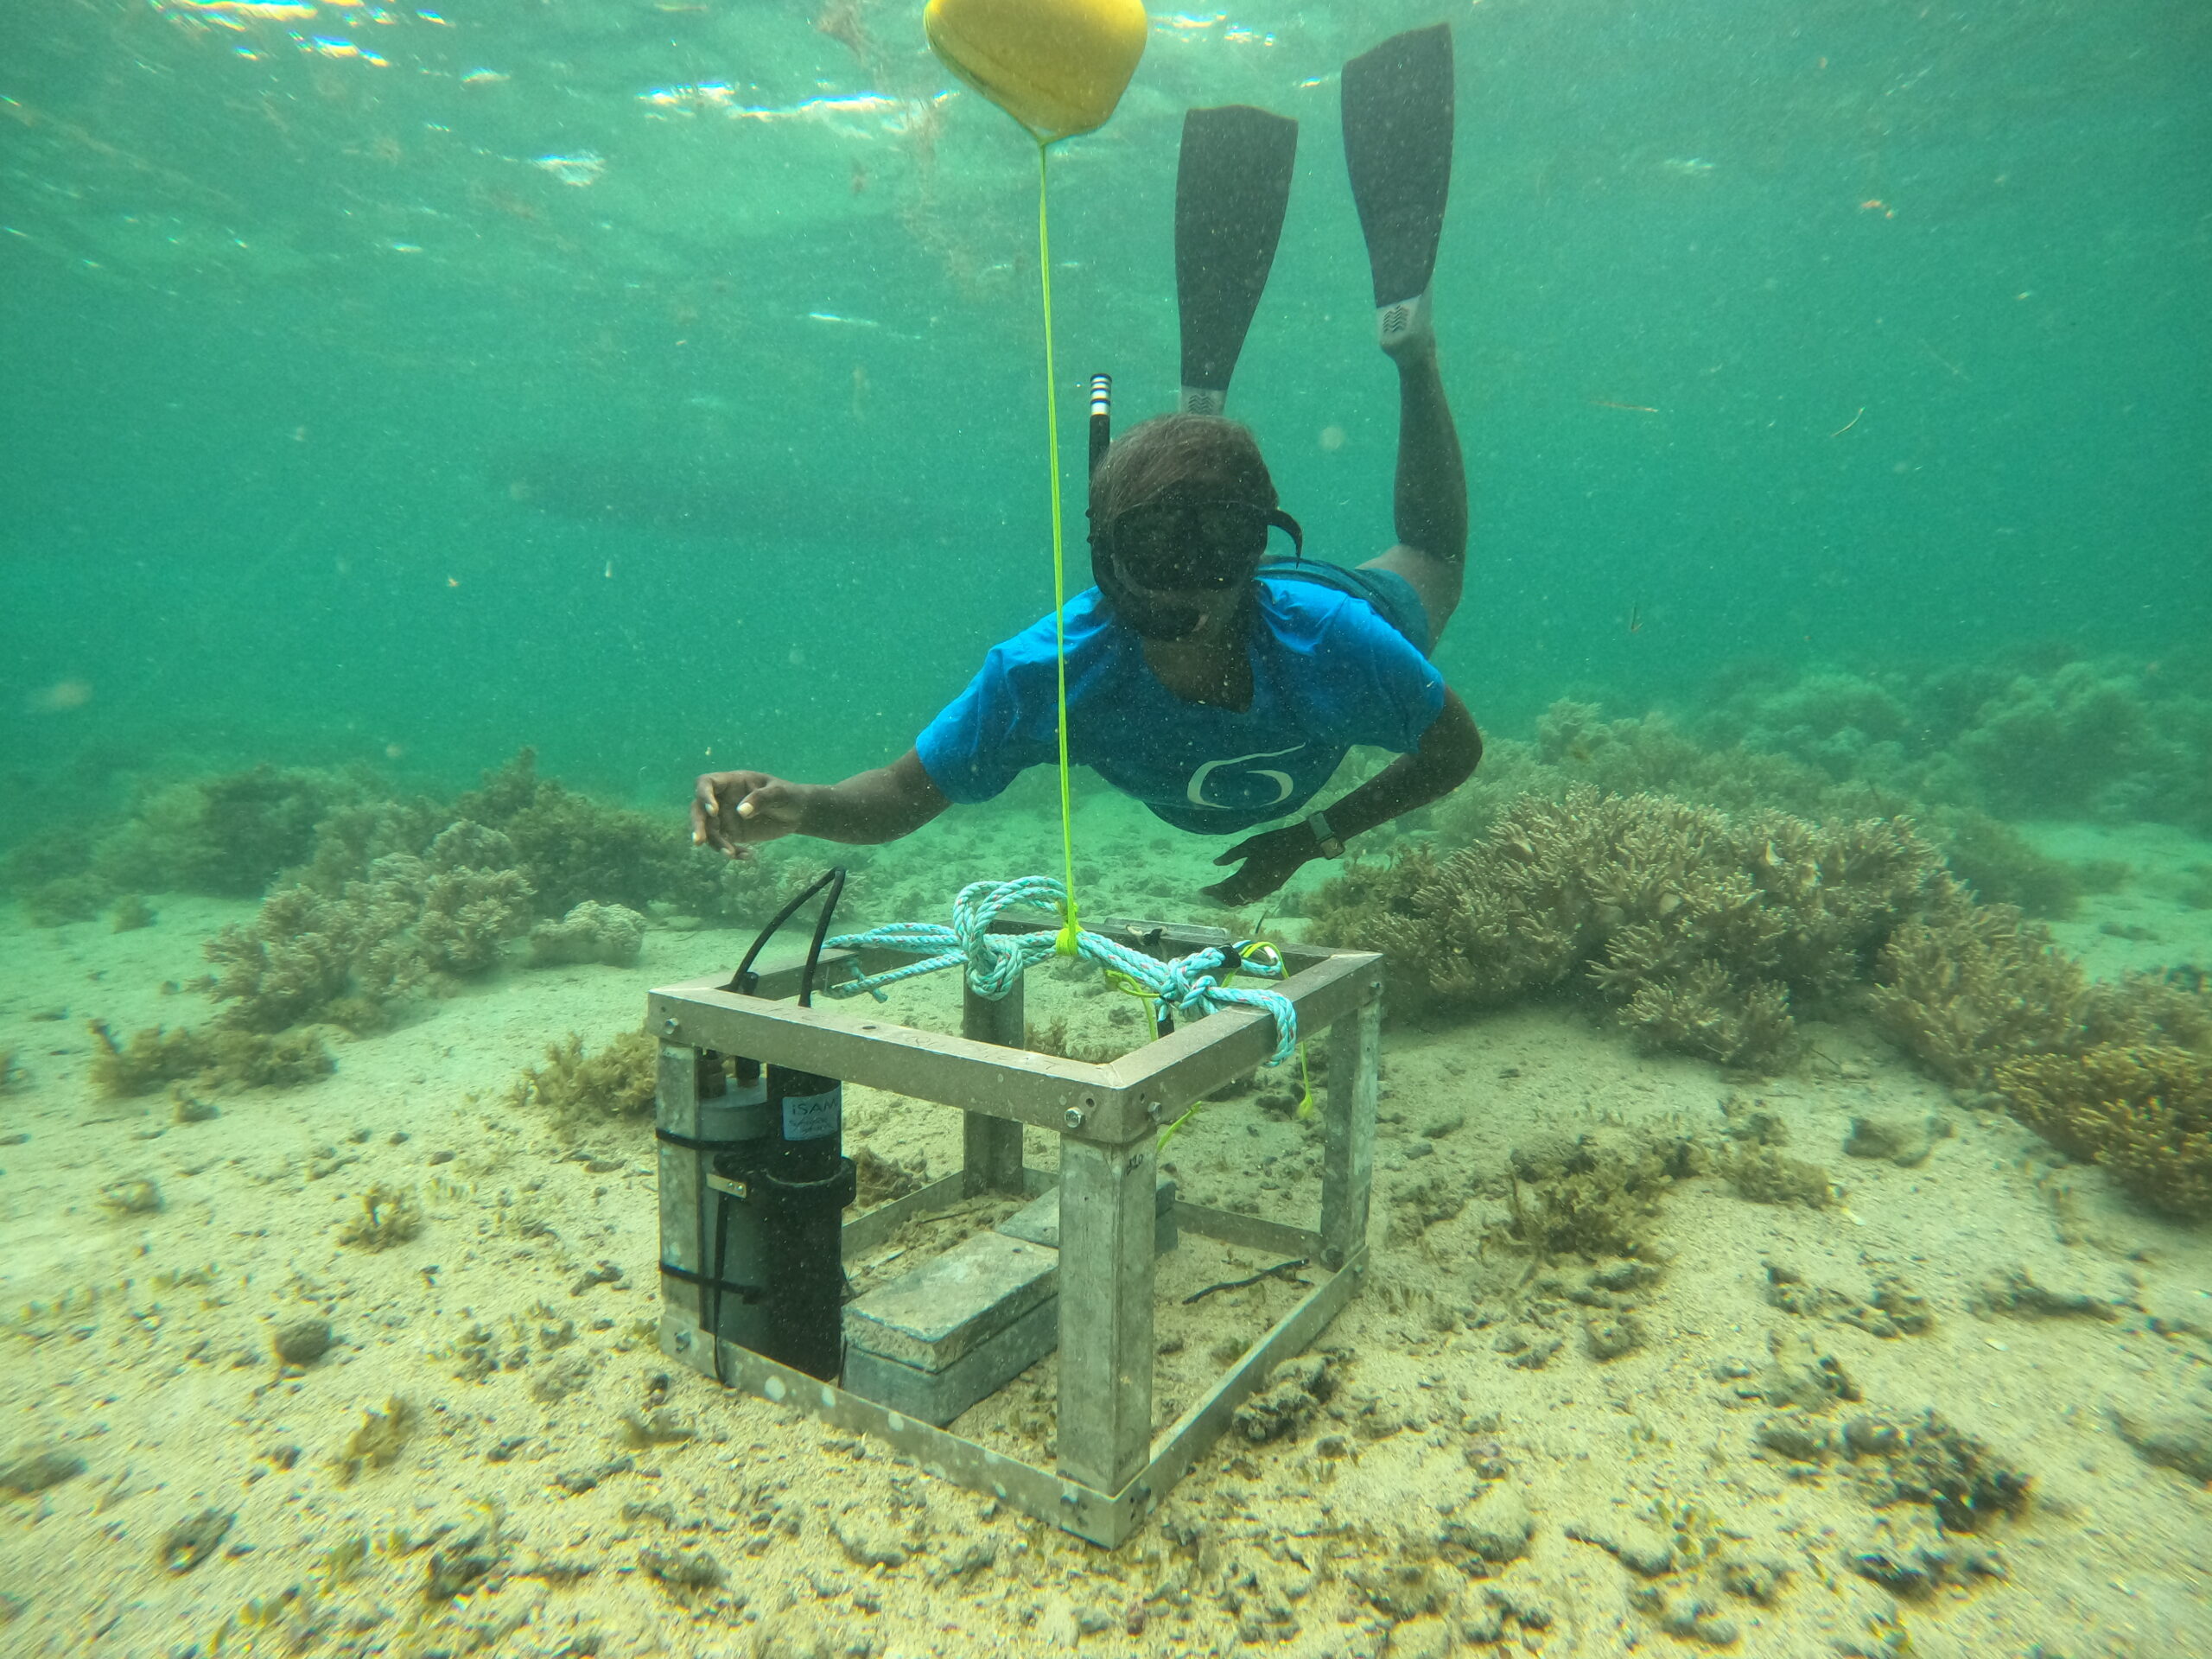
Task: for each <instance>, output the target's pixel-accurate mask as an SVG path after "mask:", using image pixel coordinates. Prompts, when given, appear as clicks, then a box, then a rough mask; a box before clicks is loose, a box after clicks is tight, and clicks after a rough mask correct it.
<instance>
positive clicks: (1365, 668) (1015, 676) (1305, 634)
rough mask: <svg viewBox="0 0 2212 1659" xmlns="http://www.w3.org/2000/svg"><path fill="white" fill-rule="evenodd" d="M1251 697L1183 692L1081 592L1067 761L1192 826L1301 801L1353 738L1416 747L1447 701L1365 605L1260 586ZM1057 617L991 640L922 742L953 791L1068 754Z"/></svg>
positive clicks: (1072, 613)
mask: <svg viewBox="0 0 2212 1659" xmlns="http://www.w3.org/2000/svg"><path fill="white" fill-rule="evenodd" d="M1258 589H1259V591H1258V595H1257V601H1256V602H1255V605H1254V606H1253V607H1252V619H1251V623H1250V626H1251V630H1252V633H1251V652H1252V702H1251V706H1250V707H1249V708H1248V709H1244V710H1243V712H1241V713H1240V712H1238V711H1236V710H1235V709H1217V708H1213V707H1211V706H1209V705H1206V704H1203V703H1195V702H1185V701H1184V700H1183V699H1182V698H1180V697H1179V696H1176V695H1175V694H1174V693H1173V691H1170V690H1168V689H1167V688H1166V686H1164V685H1162V684H1161V683H1160V680H1159V677H1157V676H1156V675H1154V673H1153V671H1152V670H1151V669H1150V668H1149V667H1148V666H1147V664H1146V663H1145V660H1144V646H1143V641H1142V640H1141V639H1139V637H1138V636H1137V634H1136V632H1135V630H1134V629H1131V628H1129V627H1128V626H1124V625H1123V624H1122V623H1121V622H1120V621H1118V620H1116V618H1115V616H1114V614H1113V611H1112V608H1111V607H1109V605H1108V604H1107V603H1106V601H1105V600H1104V599H1103V597H1102V596H1101V595H1100V594H1099V592H1098V590H1097V589H1096V588H1088V589H1086V590H1085V591H1084V592H1083V593H1081V594H1077V595H1076V597H1075V598H1074V599H1072V600H1071V601H1069V602H1068V607H1067V657H1068V758H1069V759H1070V760H1071V761H1074V762H1076V763H1077V764H1079V765H1082V766H1089V767H1090V769H1091V770H1092V771H1094V772H1096V773H1097V774H1098V775H1099V776H1100V777H1102V778H1103V779H1105V780H1106V781H1107V782H1108V783H1109V784H1111V785H1114V787H1115V788H1116V789H1118V790H1120V791H1122V793H1123V794H1125V795H1130V796H1134V797H1135V798H1136V799H1138V800H1140V801H1142V802H1143V803H1144V804H1146V805H1147V806H1148V807H1150V808H1151V809H1152V810H1154V812H1155V813H1157V814H1159V816H1160V817H1163V818H1165V819H1166V821H1167V822H1168V823H1172V824H1173V825H1175V826H1176V827H1177V828H1178V829H1192V830H1196V831H1198V832H1199V833H1200V834H1203V835H1230V834H1233V833H1234V832H1236V831H1237V830H1240V829H1249V828H1251V827H1252V826H1253V825H1254V824H1255V823H1266V822H1267V821H1268V819H1270V818H1278V817H1284V816H1285V815H1287V814H1288V813H1291V812H1294V811H1296V810H1298V809H1299V808H1300V807H1301V806H1303V805H1304V804H1306V802H1307V801H1308V800H1310V799H1312V798H1313V795H1314V793H1315V791H1318V790H1319V789H1320V787H1321V786H1322V785H1324V784H1325V783H1327V782H1328V780H1329V775H1330V774H1331V773H1332V772H1335V771H1336V769H1337V763H1338V761H1340V760H1343V759H1344V753H1345V752H1346V751H1347V750H1348V749H1350V748H1351V747H1352V746H1353V745H1354V744H1356V743H1366V744H1372V745H1373V746H1375V747H1377V748H1384V749H1389V750H1392V751H1395V753H1400V754H1404V753H1408V752H1410V751H1411V750H1413V749H1414V748H1415V747H1418V746H1419V745H1420V742H1421V734H1423V733H1424V732H1426V731H1427V729H1428V728H1429V725H1430V723H1431V722H1432V721H1434V720H1435V718H1436V716H1437V714H1438V712H1439V711H1440V710H1441V709H1443V707H1444V677H1443V676H1442V675H1441V674H1440V673H1438V672H1437V671H1436V666H1435V664H1433V663H1431V662H1430V661H1429V660H1428V659H1427V658H1425V657H1423V656H1422V655H1421V653H1420V652H1418V651H1416V650H1414V647H1413V646H1412V645H1411V644H1409V643H1408V641H1407V639H1406V638H1405V636H1404V635H1403V634H1401V633H1400V632H1398V631H1397V630H1396V629H1395V628H1393V627H1392V626H1390V625H1389V623H1387V622H1385V621H1384V620H1383V619H1382V618H1381V617H1380V616H1379V615H1377V614H1376V612H1375V609H1374V607H1372V606H1370V605H1369V604H1368V603H1367V602H1366V601H1364V600H1362V599H1356V598H1353V597H1351V595H1349V594H1342V593H1338V592H1337V591H1335V590H1334V589H1333V588H1324V587H1321V586H1319V584H1317V583H1313V582H1269V581H1265V580H1262V582H1259V584H1258ZM1052 662H1053V651H1052V618H1051V617H1049V616H1047V617H1046V618H1045V619H1044V620H1042V621H1039V622H1038V623H1036V624H1034V625H1033V626H1030V627H1028V628H1027V629H1025V630H1024V631H1023V632H1020V633H1018V634H1016V635H1015V636H1014V638H1013V639H1008V640H1007V641H1006V642H1005V643H1004V644H1003V645H994V646H993V647H992V648H991V652H990V654H989V655H988V657H986V658H984V659H983V666H982V670H981V671H978V672H977V674H976V677H975V678H974V679H973V680H972V681H970V682H969V686H968V689H967V690H965V691H963V692H962V693H961V695H960V696H958V697H957V699H955V700H954V701H953V702H952V703H951V704H950V706H949V707H947V708H946V709H945V710H944V713H942V714H940V715H938V717H937V718H936V719H935V720H933V721H931V722H930V723H929V727H928V728H927V729H926V730H925V731H924V732H923V733H922V734H921V736H920V737H919V738H918V739H917V740H916V741H915V746H914V747H916V749H917V750H918V751H919V753H920V755H921V761H922V767H923V769H924V770H925V771H926V772H928V773H929V775H930V781H931V782H932V783H934V784H935V785H937V786H938V789H939V790H940V791H943V793H944V797H945V798H946V799H947V800H950V801H957V802H960V803H963V804H973V803H975V802H977V801H988V800H989V799H991V798H993V797H994V796H995V795H997V794H999V793H1000V792H1001V791H1003V790H1004V789H1005V788H1006V787H1007V785H1009V784H1011V783H1012V782H1013V781H1014V778H1015V776H1016V775H1017V774H1018V773H1020V772H1023V771H1025V770H1026V769H1027V768H1028V767H1030V766H1048V765H1051V764H1052V763H1053V761H1054V760H1057V758H1058V751H1059V744H1058V718H1057V715H1056V712H1055V711H1056V709H1057V707H1058V699H1057V696H1056V695H1055V691H1054V675H1053V671H1052Z"/></svg>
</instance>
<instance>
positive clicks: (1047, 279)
mask: <svg viewBox="0 0 2212 1659" xmlns="http://www.w3.org/2000/svg"><path fill="white" fill-rule="evenodd" d="M1049 148H1050V141H1049V140H1047V139H1044V138H1039V140H1038V141H1037V277H1038V282H1039V285H1040V286H1041V287H1042V289H1043V290H1044V295H1045V447H1046V471H1047V473H1048V474H1050V475H1051V479H1052V651H1053V657H1054V658H1055V661H1054V671H1055V672H1056V674H1057V676H1058V688H1059V702H1060V706H1059V715H1060V855H1061V858H1062V860H1063V861H1064V862H1065V867H1066V875H1065V880H1066V883H1067V892H1068V907H1067V910H1066V912H1065V918H1064V920H1063V922H1062V925H1061V927H1060V933H1059V938H1058V941H1057V942H1056V944H1055V949H1057V950H1058V952H1059V954H1060V955H1061V956H1064V957H1071V956H1074V955H1075V954H1076V934H1077V931H1078V929H1077V920H1076V904H1075V791H1074V789H1073V787H1072V786H1071V783H1070V779H1069V772H1068V636H1067V621H1066V619H1065V616H1064V615H1063V614H1062V613H1063V612H1064V611H1065V609H1066V607H1067V559H1066V555H1065V551H1064V550H1063V544H1062V535H1061V529H1060V404H1059V385H1058V379H1057V378H1056V375H1055V372H1054V370H1053V366H1052V232H1051V231H1050V228H1049V221H1048V219H1047V217H1046V212H1045V176H1046V168H1045V158H1046V153H1047V151H1048V149H1049Z"/></svg>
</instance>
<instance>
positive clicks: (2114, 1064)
mask: <svg viewBox="0 0 2212 1659" xmlns="http://www.w3.org/2000/svg"><path fill="white" fill-rule="evenodd" d="M1996 1084H1997V1090H1998V1092H1999V1093H2000V1094H2001V1095H2003V1096H2005V1100H2006V1102H2007V1103H2009V1104H2010V1105H2011V1107H2012V1113H2013V1115H2014V1116H2016V1117H2018V1119H2019V1120H2020V1121H2021V1122H2024V1123H2025V1124H2026V1125H2027V1126H2028V1127H2029V1128H2031V1129H2033V1130H2035V1131H2036V1132H2037V1134H2038V1135H2042V1136H2043V1137H2044V1139H2045V1140H2047V1141H2050V1142H2051V1144H2052V1145H2054V1146H2056V1147H2058V1148H2060V1150H2062V1151H2063V1152H2065V1153H2068V1154H2070V1155H2071V1156H2073V1157H2075V1158H2081V1159H2085V1160H2094V1161H2095V1162H2097V1163H2100V1164H2102V1165H2103V1166H2105V1167H2106V1168H2107V1169H2109V1170H2110V1171H2111V1172H2112V1173H2113V1178H2114V1179H2117V1180H2118V1181H2119V1182H2120V1185H2123V1186H2125V1187H2126V1188H2127V1189H2128V1190H2129V1191H2130V1192H2133V1193H2135V1194H2137V1195H2138V1196H2139V1197H2140V1198H2143V1199H2144V1200H2145V1201H2146V1202H2147V1203H2149V1204H2152V1205H2156V1206H2157V1207H2158V1209H2161V1210H2164V1211H2167V1212H2169V1213H2170V1214H2172V1215H2176V1216H2180V1217H2183V1218H2184V1219H2189V1220H2198V1221H2202V1220H2206V1219H2212V1057H2208V1056H2207V1055H2206V1054H2204V1053H2201V1052H2197V1051H2196V1050H2193V1049H2187V1048H2178V1047H2173V1046H2158V1045H2137V1044H2132V1043H2099V1044H2097V1045H2095V1046H2094V1047H2092V1048H2090V1049H2089V1050H2088V1052H2085V1053H2082V1054H2080V1055H2059V1054H2040V1055H2030V1056H2027V1057H2024V1058H2019V1059H2014V1060H2007V1061H2005V1062H2003V1063H2002V1064H2000V1065H1998V1067H1997V1068H1996Z"/></svg>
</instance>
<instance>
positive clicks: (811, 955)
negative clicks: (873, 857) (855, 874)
mask: <svg viewBox="0 0 2212 1659" xmlns="http://www.w3.org/2000/svg"><path fill="white" fill-rule="evenodd" d="M828 880H829V897H828V898H827V899H823V901H822V913H821V915H819V916H817V917H816V918H814V943H813V944H810V945H809V946H807V948H806V968H805V969H804V972H802V973H801V974H800V975H799V978H798V1005H799V1007H802V1008H805V1007H812V1006H813V1005H814V970H815V969H817V967H819V966H820V965H821V963H822V941H823V939H825V938H828V937H829V918H830V916H831V915H832V914H833V913H835V912H836V908H837V900H838V899H842V898H843V897H844V896H845V867H844V866H843V865H842V864H840V865H837V866H836V868H833V869H831V871H830V872H829V878H828ZM814 885H815V887H820V886H821V885H822V884H821V882H819V881H817V882H816V883H815V884H814ZM807 891H808V892H809V893H812V892H813V891H814V887H809V888H808V889H807Z"/></svg>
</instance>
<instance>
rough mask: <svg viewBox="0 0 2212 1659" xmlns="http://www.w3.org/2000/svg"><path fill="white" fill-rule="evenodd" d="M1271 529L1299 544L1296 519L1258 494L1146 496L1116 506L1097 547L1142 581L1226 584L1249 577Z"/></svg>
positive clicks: (1186, 586)
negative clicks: (1253, 496) (1206, 498)
mask: <svg viewBox="0 0 2212 1659" xmlns="http://www.w3.org/2000/svg"><path fill="white" fill-rule="evenodd" d="M1270 529H1274V530H1280V531H1283V532H1284V533H1285V534H1286V535H1287V536H1288V537H1290V540H1291V545H1292V547H1293V548H1294V550H1297V551H1298V552H1300V553H1302V552H1303V551H1304V548H1305V537H1304V535H1303V533H1302V532H1301V531H1300V529H1299V527H1298V520H1296V519H1295V518H1292V517H1291V516H1290V515H1289V514H1288V513H1287V512H1282V511H1281V510H1280V509H1279V508H1274V507H1263V506H1262V505H1260V504H1259V503H1257V502H1256V501H1239V500H1211V501H1147V502H1145V503H1143V504H1142V505H1138V506H1134V507H1129V508H1128V509H1126V510H1124V511H1123V512H1118V513H1116V514H1115V515H1114V517H1113V518H1111V519H1110V520H1109V521H1108V523H1107V524H1105V526H1104V527H1103V534H1101V535H1100V536H1099V537H1097V542H1098V543H1099V545H1098V546H1097V547H1096V551H1098V552H1101V553H1104V554H1106V555H1107V556H1109V558H1110V559H1111V560H1112V561H1113V562H1114V563H1116V565H1118V566H1119V567H1120V574H1121V575H1123V576H1124V577H1126V578H1127V579H1128V581H1130V582H1135V583H1136V584H1138V585H1139V586H1141V587H1145V588H1160V589H1167V590H1171V591H1189V590H1192V589H1197V588H1234V587H1236V585H1237V584H1238V583H1239V582H1246V581H1249V580H1250V578H1251V575H1252V567H1253V566H1254V565H1255V564H1257V563H1259V562H1260V556H1261V555H1262V553H1264V552H1266V551H1267V546H1268V531H1269V530H1270Z"/></svg>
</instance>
